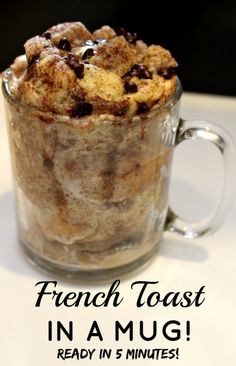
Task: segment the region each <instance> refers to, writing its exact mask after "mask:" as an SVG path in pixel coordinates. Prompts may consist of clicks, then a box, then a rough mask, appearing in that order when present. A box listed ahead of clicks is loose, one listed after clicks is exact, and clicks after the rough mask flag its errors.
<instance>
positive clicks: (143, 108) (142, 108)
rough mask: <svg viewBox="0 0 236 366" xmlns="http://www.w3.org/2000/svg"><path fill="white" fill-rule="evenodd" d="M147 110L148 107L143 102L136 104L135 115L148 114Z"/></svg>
mask: <svg viewBox="0 0 236 366" xmlns="http://www.w3.org/2000/svg"><path fill="white" fill-rule="evenodd" d="M149 110H150V107H148V105H147V104H146V103H144V102H142V103H138V110H137V114H140V113H145V112H148V111H149Z"/></svg>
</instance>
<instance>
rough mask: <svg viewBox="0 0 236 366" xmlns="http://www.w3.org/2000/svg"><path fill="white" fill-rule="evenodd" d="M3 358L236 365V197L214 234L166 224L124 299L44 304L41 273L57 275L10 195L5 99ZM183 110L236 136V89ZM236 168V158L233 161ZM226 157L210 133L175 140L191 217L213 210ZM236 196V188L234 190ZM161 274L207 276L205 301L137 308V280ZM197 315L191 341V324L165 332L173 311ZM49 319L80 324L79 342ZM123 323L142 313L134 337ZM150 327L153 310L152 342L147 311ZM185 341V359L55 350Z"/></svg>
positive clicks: (0, 258)
mask: <svg viewBox="0 0 236 366" xmlns="http://www.w3.org/2000/svg"><path fill="white" fill-rule="evenodd" d="M0 113H1V114H0V117H1V118H0V150H1V152H0V365H1V366H42V365H44V366H57V365H62V364H66V365H72V366H73V365H77V364H82V365H96V366H97V365H106V364H108V363H110V364H112V365H118V364H122V365H133V364H136V365H153V364H156V362H157V364H160V365H169V364H170V365H181V366H199V365H201V366H222V365H227V366H234V365H236V346H235V344H236V331H235V329H236V315H235V313H236V204H235V199H233V204H232V207H231V209H230V211H229V213H228V215H227V216H226V217H225V221H224V223H223V225H222V227H221V228H220V229H219V230H218V231H217V232H216V233H215V234H214V235H212V236H211V237H206V238H201V239H197V240H194V241H193V240H185V239H181V238H176V237H175V236H173V235H170V234H165V235H164V238H163V241H162V244H161V249H160V251H159V253H158V255H157V256H156V258H155V259H154V261H153V262H152V263H151V264H150V265H149V266H148V268H146V269H145V270H143V271H142V272H141V273H138V274H135V275H133V276H132V277H129V278H128V279H125V280H121V285H120V293H121V294H122V296H123V297H124V301H123V303H122V304H121V305H120V306H119V307H118V308H113V307H111V306H109V307H107V308H94V307H89V308H85V307H80V308H65V307H64V308H63V307H62V308H61V307H60V308H55V307H54V306H52V304H51V303H50V302H49V301H45V302H44V304H43V305H42V306H41V307H40V308H35V306H34V305H35V302H36V298H37V295H36V293H37V290H36V288H35V287H34V286H35V283H36V282H38V281H40V280H53V279H54V280H55V278H54V277H50V276H47V275H45V274H43V273H41V272H39V271H38V270H36V269H34V268H33V267H31V265H30V264H28V262H27V261H26V260H25V258H24V257H23V255H22V253H21V251H20V249H19V247H18V243H17V239H16V231H15V219H14V208H13V202H12V195H11V183H10V164H9V155H8V145H7V136H6V129H5V123H4V116H3V108H2V101H1V105H0ZM181 115H182V117H183V118H198V119H200V118H205V119H208V120H210V121H215V122H217V123H218V124H220V125H222V126H224V127H225V128H226V129H227V130H228V131H229V132H230V133H231V135H232V136H233V137H234V139H235V140H236V99H234V98H226V97H213V96H208V95H197V94H190V93H185V94H184V96H183V99H182V113H181ZM233 169H236V165H235V166H234V167H233ZM221 175H222V166H221V159H220V157H219V154H217V153H216V149H214V148H213V147H211V146H208V145H207V144H205V143H200V142H191V143H185V144H182V145H181V146H179V147H178V148H177V149H176V153H175V158H174V164H173V177H172V185H171V202H172V205H173V207H174V208H176V210H178V212H179V213H181V214H182V215H184V216H185V217H188V218H191V219H199V218H200V217H202V216H204V215H207V214H208V213H209V212H210V211H211V209H212V208H213V207H214V204H215V202H216V200H217V198H218V195H219V191H220V186H221V183H222V179H221ZM234 198H235V197H234ZM138 280H139V281H144V280H146V281H159V284H158V285H157V286H156V287H155V288H153V290H156V291H159V292H161V293H162V294H165V293H167V292H169V291H187V290H189V291H197V290H198V289H199V288H200V287H201V286H205V293H206V294H205V302H204V303H203V304H202V305H201V306H200V307H198V308H196V307H193V306H192V307H190V308H180V307H177V308H171V307H166V308H165V307H163V306H157V307H153V308H148V307H143V308H139V309H138V308H136V306H135V302H134V292H132V291H131V289H130V285H131V283H132V282H133V281H138ZM108 287H109V286H108V285H107V286H105V285H98V286H97V287H93V288H92V287H91V286H89V285H87V286H85V285H82V284H76V283H68V282H67V283H63V282H62V281H60V280H58V289H60V290H62V291H66V292H69V291H85V290H90V291H92V292H93V293H95V292H98V291H99V290H107V289H108ZM171 319H174V320H178V321H180V322H184V321H186V320H189V321H190V322H191V334H190V341H187V340H186V335H185V333H184V331H183V333H182V338H181V340H179V341H175V342H174V341H168V340H165V339H164V338H163V336H162V334H161V328H160V326H161V325H163V323H164V322H165V321H168V320H171ZM48 320H54V321H56V320H60V321H62V322H65V324H67V323H66V322H67V321H69V320H72V321H73V322H74V325H75V338H74V340H73V341H72V342H70V341H65V340H62V341H61V342H59V341H56V340H54V341H52V342H49V341H48V340H47V322H48ZM93 320H97V322H98V324H99V325H100V327H101V329H102V332H103V335H104V341H103V342H100V341H99V340H96V341H91V342H87V341H86V337H85V335H86V332H88V329H89V325H90V324H91V322H92V321H93ZM115 320H119V321H120V322H121V323H122V324H123V325H125V324H126V323H128V321H129V320H133V321H134V329H135V330H134V341H133V342H130V341H128V340H127V338H126V336H125V335H123V337H121V341H120V342H115V341H114V322H115ZM140 320H143V321H144V323H145V327H146V328H145V329H146V333H148V332H149V334H150V332H151V324H152V322H153V321H154V320H157V323H158V326H159V328H158V335H157V338H156V339H155V340H153V341H152V342H145V341H143V340H141V339H140V337H139V333H138V324H139V321H140ZM177 347H178V348H179V359H176V358H174V359H171V360H170V359H162V360H158V361H154V360H142V359H138V360H136V361H132V360H125V359H120V360H116V359H115V357H114V355H113V356H112V358H111V360H98V358H97V357H96V354H95V356H94V359H92V360H91V361H88V360H87V359H84V360H80V361H78V360H77V359H73V360H72V359H69V360H66V361H62V360H58V359H57V358H56V355H57V349H58V348H79V349H81V348H85V349H88V348H90V349H91V348H97V349H100V348H111V349H112V351H113V352H114V351H115V349H117V348H123V349H124V350H125V349H127V348H143V349H154V348H168V349H171V348H177Z"/></svg>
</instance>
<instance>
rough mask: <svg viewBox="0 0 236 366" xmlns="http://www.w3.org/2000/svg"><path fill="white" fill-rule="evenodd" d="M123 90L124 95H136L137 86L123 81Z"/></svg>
mask: <svg viewBox="0 0 236 366" xmlns="http://www.w3.org/2000/svg"><path fill="white" fill-rule="evenodd" d="M124 88H125V92H126V94H128V93H136V92H137V90H138V87H137V85H136V84H135V83H133V82H132V81H128V80H126V81H125V84H124Z"/></svg>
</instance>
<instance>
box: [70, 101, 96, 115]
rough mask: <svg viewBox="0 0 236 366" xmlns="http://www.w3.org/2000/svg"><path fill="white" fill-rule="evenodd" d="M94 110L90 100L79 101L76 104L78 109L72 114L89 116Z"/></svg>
mask: <svg viewBox="0 0 236 366" xmlns="http://www.w3.org/2000/svg"><path fill="white" fill-rule="evenodd" d="M92 111H93V105H92V104H91V103H89V102H83V101H82V102H79V103H78V104H77V106H76V109H75V110H74V111H73V113H72V115H73V117H78V118H79V117H83V116H89V115H90V114H92Z"/></svg>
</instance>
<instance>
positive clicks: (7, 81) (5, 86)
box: [2, 67, 183, 122]
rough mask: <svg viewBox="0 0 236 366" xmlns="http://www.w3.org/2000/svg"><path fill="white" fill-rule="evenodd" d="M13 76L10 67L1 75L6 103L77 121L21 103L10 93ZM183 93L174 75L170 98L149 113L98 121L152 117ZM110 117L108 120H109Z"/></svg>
mask: <svg viewBox="0 0 236 366" xmlns="http://www.w3.org/2000/svg"><path fill="white" fill-rule="evenodd" d="M12 75H13V70H12V68H11V67H9V68H8V69H6V70H5V71H4V72H3V75H2V92H3V95H4V97H5V98H6V100H7V101H8V102H10V104H13V105H15V106H16V107H18V108H23V109H24V110H27V111H31V112H34V113H37V112H38V113H40V115H41V116H42V115H45V116H49V117H51V118H52V116H54V118H58V119H62V120H67V119H70V120H76V121H78V118H76V117H71V116H69V115H63V114H59V113H54V112H51V111H43V110H41V109H39V108H37V107H34V106H29V105H27V104H24V103H22V102H21V101H20V100H19V99H18V98H17V97H16V96H15V95H14V94H13V93H12V92H11V87H10V78H11V77H12ZM182 92H183V87H182V84H181V81H180V79H179V77H178V75H176V86H175V91H174V93H173V94H172V96H171V98H170V99H168V100H167V101H166V102H165V103H163V104H162V105H160V106H156V107H155V106H154V107H152V108H151V109H150V111H148V112H146V113H142V114H140V115H139V114H138V115H137V114H134V115H133V116H129V117H122V116H114V115H112V114H108V113H107V114H105V113H101V114H100V116H104V118H100V121H102V120H109V119H112V120H113V121H114V118H115V120H116V121H120V122H122V121H125V120H128V119H129V120H130V119H132V118H141V117H142V116H143V115H147V116H152V115H153V114H154V113H155V112H160V111H162V110H163V109H164V108H166V107H173V106H174V105H175V104H176V103H177V102H178V101H179V100H180V98H181V95H182ZM94 116H95V115H89V116H84V117H80V118H79V120H80V121H82V120H86V119H92V118H93V117H94ZM109 117H110V118H109Z"/></svg>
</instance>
